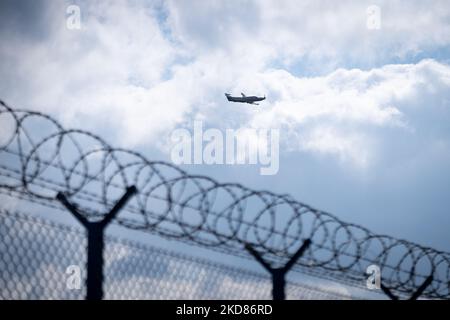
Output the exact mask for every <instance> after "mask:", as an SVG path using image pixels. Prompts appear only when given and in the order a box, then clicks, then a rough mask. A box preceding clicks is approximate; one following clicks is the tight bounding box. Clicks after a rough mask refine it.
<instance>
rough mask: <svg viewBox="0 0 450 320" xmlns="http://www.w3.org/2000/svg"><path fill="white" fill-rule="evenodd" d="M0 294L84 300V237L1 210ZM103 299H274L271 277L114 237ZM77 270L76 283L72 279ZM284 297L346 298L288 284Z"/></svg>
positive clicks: (108, 249)
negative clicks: (77, 269) (74, 284)
mask: <svg viewBox="0 0 450 320" xmlns="http://www.w3.org/2000/svg"><path fill="white" fill-rule="evenodd" d="M0 234H1V235H2V237H1V240H0V298H1V299H84V297H85V294H86V288H85V275H86V272H85V265H86V250H85V247H86V235H85V232H84V231H83V230H82V229H78V228H75V227H72V226H67V225H64V224H61V223H55V222H52V221H51V220H48V219H44V218H42V217H39V216H33V215H29V214H24V213H19V212H13V211H6V210H1V211H0ZM104 259H105V268H104V275H105V278H104V279H105V281H104V291H105V299H271V287H272V284H271V280H270V278H269V276H268V275H266V274H262V273H257V272H254V271H251V270H247V269H244V268H236V267H232V266H229V265H226V264H220V263H216V262H212V261H209V260H206V259H200V258H194V257H191V256H187V255H183V254H180V253H176V252H173V251H170V250H167V249H162V248H158V247H153V246H149V245H145V244H143V243H139V242H136V241H131V240H127V239H123V238H119V237H117V236H111V235H108V236H107V237H106V241H105V251H104ZM71 266H72V267H73V266H75V267H77V268H79V270H80V271H81V272H80V273H79V276H80V281H79V284H80V286H79V288H76V287H75V288H74V287H73V284H72V285H71V283H72V282H71V279H72V277H73V276H75V273H74V272H73V269H71V268H70V267H71ZM286 289H287V290H286V291H287V298H288V299H347V298H349V296H346V295H343V294H340V293H338V292H333V291H326V290H323V289H321V290H319V289H317V288H313V287H311V286H308V285H306V284H300V283H296V282H288V284H287V288H286Z"/></svg>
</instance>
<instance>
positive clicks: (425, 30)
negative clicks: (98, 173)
mask: <svg viewBox="0 0 450 320" xmlns="http://www.w3.org/2000/svg"><path fill="white" fill-rule="evenodd" d="M404 4H405V3H404V2H401V1H399V2H391V1H389V2H380V3H379V6H380V8H381V19H382V21H381V29H380V30H379V31H373V30H368V29H367V27H366V19H367V12H366V9H367V7H368V5H369V3H365V2H356V3H355V2H345V3H344V4H342V5H337V4H335V3H334V2H329V1H319V2H317V1H314V2H312V1H311V2H303V3H302V4H299V3H298V2H297V1H282V2H278V1H277V2H271V1H264V2H259V1H244V2H240V3H239V5H238V4H237V3H233V2H212V3H208V4H205V3H204V2H203V1H192V2H189V3H186V2H182V1H169V2H164V3H161V2H159V1H151V2H148V3H140V2H134V1H125V2H120V3H117V2H113V1H107V2H102V3H99V2H90V1H89V2H87V1H86V2H84V1H82V2H80V4H79V5H80V9H81V15H82V24H81V26H82V28H81V30H68V29H67V28H66V26H65V18H66V11H65V9H66V6H65V4H64V3H60V4H54V3H53V2H40V3H39V6H38V9H39V8H40V9H41V10H37V9H36V8H33V7H27V5H25V3H22V7H23V8H22V9H21V10H20V11H18V10H17V7H15V6H14V5H8V2H6V4H4V5H3V6H4V8H5V10H4V12H8V13H9V15H8V17H5V19H0V20H2V21H3V22H2V23H3V25H4V26H5V28H4V29H3V31H2V36H4V37H5V41H3V42H2V45H0V56H1V57H2V60H1V61H2V62H1V64H0V66H1V69H2V73H3V74H4V81H1V82H0V91H1V93H2V97H4V99H5V100H6V101H7V102H10V103H11V104H12V105H17V106H20V107H31V108H36V109H39V110H43V111H47V112H51V113H53V114H57V115H58V117H59V118H60V119H62V120H63V121H64V122H65V123H66V124H67V125H69V126H78V127H80V126H82V127H84V128H86V129H91V130H95V131H96V132H99V133H100V134H102V133H103V135H105V134H106V135H108V136H111V137H110V139H109V140H110V141H116V143H118V144H122V145H126V146H127V147H135V146H138V145H139V146H144V145H145V146H149V145H151V146H157V147H159V148H160V149H162V150H163V151H168V150H167V141H168V139H169V137H170V133H171V131H172V130H174V129H175V128H179V127H189V126H190V125H191V124H192V121H193V119H205V120H206V121H207V122H208V125H209V126H214V127H218V128H235V129H236V128H241V127H247V126H250V127H266V128H273V127H283V129H284V132H286V134H284V135H283V134H282V138H283V136H284V140H285V148H286V149H287V150H292V151H302V152H311V153H314V154H316V153H318V154H325V155H332V156H336V158H337V159H339V161H341V162H343V163H350V164H352V165H355V166H356V167H359V168H367V167H369V166H370V165H371V164H373V163H374V161H377V157H379V154H380V152H382V150H380V148H381V149H383V144H384V142H385V141H386V139H391V138H390V137H388V136H386V134H385V132H386V130H388V131H389V130H394V131H393V132H394V134H395V133H397V132H400V131H405V132H410V133H411V135H412V136H410V138H412V139H415V138H420V137H421V136H420V137H419V135H417V136H413V133H414V132H416V133H417V130H422V129H423V128H429V130H431V131H433V130H434V132H435V136H433V139H434V138H438V139H440V140H444V141H445V139H446V135H447V132H446V129H442V130H441V132H439V133H437V132H436V129H432V127H433V126H432V124H433V123H434V121H438V122H439V121H440V120H439V119H435V118H432V116H426V114H430V113H431V112H430V108H438V106H437V105H441V107H440V108H441V109H442V110H444V109H445V108H446V103H447V104H448V94H446V92H447V91H448V85H449V82H448V77H449V72H448V65H447V64H445V63H443V62H437V61H433V60H423V61H421V62H417V63H416V62H414V63H409V64H386V65H384V66H377V64H379V63H385V62H386V61H389V60H392V59H394V60H395V58H398V57H400V56H408V55H415V54H417V53H418V51H422V53H423V52H429V53H432V52H434V51H435V50H440V49H445V48H446V47H447V46H448V45H449V41H450V40H449V38H448V37H445V34H446V31H448V29H449V25H450V24H449V23H448V21H449V20H448V19H447V17H448V16H449V15H450V9H449V8H448V6H446V5H445V3H444V2H441V1H435V2H434V4H435V5H433V6H431V5H429V4H427V5H426V6H425V5H424V4H423V3H421V2H408V5H407V6H405V5H404ZM188 8H189V10H187V9H188ZM419 11H420V14H419V13H418V12H419ZM19 13H20V14H19ZM11 17H18V18H21V19H22V22H17V21H16V20H15V19H12V18H11ZM411 21H415V23H410V22H411ZM19 26H20V27H19ZM9 29H13V30H14V32H12V33H9V32H7V31H6V30H9ZM447 34H448V32H447ZM23 35H26V37H22V36H23ZM419 49H420V50H419ZM354 64H356V65H358V64H359V65H362V66H365V67H366V68H364V69H362V68H359V69H358V68H350V67H349V66H350V65H354ZM337 66H341V67H340V68H336V67H337ZM367 66H370V67H367ZM311 70H315V72H316V71H318V72H316V74H315V75H314V76H311V75H310V76H302V75H300V74H299V73H300V72H302V71H305V72H306V73H309V72H310V71H311ZM226 91H229V92H233V93H237V94H238V93H239V92H241V91H244V92H254V93H256V94H267V96H268V103H266V104H265V106H264V108H261V109H259V110H253V109H251V108H237V107H236V108H234V106H230V105H229V104H226V102H225V99H224V98H223V93H224V92H226ZM430 101H433V106H427V104H428V103H429V102H430ZM445 101H447V102H445ZM442 112H444V111H442ZM424 113H425V117H424V118H423V117H422V116H424ZM430 117H431V119H429V118H430ZM427 119H429V120H427ZM424 121H426V122H427V123H424ZM434 127H435V126H434ZM441 127H445V125H443V126H441ZM419 128H422V129H419ZM423 130H428V129H423ZM286 141H288V142H286ZM286 149H285V150H286Z"/></svg>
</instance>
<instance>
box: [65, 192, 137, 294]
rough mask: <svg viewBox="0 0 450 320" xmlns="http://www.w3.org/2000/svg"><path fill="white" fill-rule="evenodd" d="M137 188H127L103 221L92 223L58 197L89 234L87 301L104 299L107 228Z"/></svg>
mask: <svg viewBox="0 0 450 320" xmlns="http://www.w3.org/2000/svg"><path fill="white" fill-rule="evenodd" d="M136 191H137V190H136V187H134V186H132V187H129V188H127V190H126V192H125V194H124V195H123V196H122V198H120V200H119V201H118V202H117V203H116V204H115V205H114V207H113V208H112V209H111V211H110V212H109V213H108V214H106V215H105V217H104V218H103V220H101V221H95V222H91V221H89V220H88V219H87V218H86V217H84V216H83V215H82V214H81V213H80V212H79V211H78V209H77V208H76V206H75V205H73V204H71V203H70V202H69V201H68V200H67V198H66V196H64V194H62V193H61V192H59V193H58V194H57V196H56V199H58V200H59V201H60V202H61V203H62V204H63V206H64V207H66V209H67V210H69V211H70V212H71V213H72V214H73V215H74V216H75V218H76V219H77V220H78V221H79V222H80V223H81V224H82V225H83V226H84V227H85V228H86V231H87V233H88V246H87V277H86V288H87V292H86V300H101V299H102V298H103V246H104V231H105V228H106V226H108V224H109V223H110V222H111V220H112V219H114V218H115V217H116V215H117V213H118V212H119V211H120V209H122V207H123V206H124V205H125V204H126V203H127V201H128V200H129V198H130V197H131V196H132V195H133V194H134V193H136Z"/></svg>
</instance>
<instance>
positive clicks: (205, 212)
mask: <svg viewBox="0 0 450 320" xmlns="http://www.w3.org/2000/svg"><path fill="white" fill-rule="evenodd" d="M0 124H1V129H0V130H1V131H0V132H1V136H2V138H1V139H0V160H1V161H0V178H1V180H0V188H3V189H4V190H10V191H14V192H17V193H20V194H26V195H27V196H28V197H31V198H36V199H40V200H41V201H45V202H48V203H53V202H55V203H56V201H55V196H56V194H57V193H58V192H62V193H64V194H65V195H66V196H67V197H70V199H71V201H73V203H75V204H76V205H77V206H78V207H79V208H82V209H83V210H82V212H83V214H84V215H85V216H86V217H87V218H89V219H91V220H92V221H94V220H98V219H102V217H103V216H104V214H106V212H108V211H109V210H110V209H111V207H112V206H113V205H114V203H115V202H116V201H117V199H119V198H120V197H121V196H122V195H123V193H124V192H125V190H126V189H127V187H129V186H135V187H136V188H137V190H138V192H137V193H136V195H135V196H134V197H133V198H132V199H131V200H130V201H129V203H128V204H127V205H126V207H125V208H124V210H123V211H124V212H123V213H121V214H120V215H119V216H118V217H117V218H116V222H117V223H119V224H120V225H122V226H124V227H126V228H130V229H137V230H143V231H150V232H152V233H156V234H159V235H161V236H164V237H169V238H172V239H178V240H182V241H188V242H191V243H194V244H197V245H201V246H206V247H212V248H221V249H222V250H224V251H229V252H230V253H232V254H236V252H237V251H240V252H242V251H243V246H244V245H245V244H250V245H252V246H253V247H254V248H255V250H257V251H258V252H260V253H261V255H263V256H264V258H266V259H267V260H268V261H270V262H271V263H273V264H280V265H281V264H283V263H284V262H285V261H287V260H289V258H290V257H291V256H292V255H293V254H294V252H295V251H296V250H297V249H298V248H299V247H300V246H301V245H302V243H303V241H304V240H305V239H310V240H311V245H310V246H309V247H308V249H307V250H306V251H305V253H304V255H303V256H302V257H301V258H300V259H299V260H298V262H297V264H296V266H298V267H302V269H314V270H315V271H317V270H321V271H323V272H327V273H330V274H332V275H333V276H334V277H335V278H336V279H339V278H342V277H345V278H348V279H353V280H356V281H360V280H363V279H365V278H366V275H365V272H366V268H367V266H368V265H370V264H376V265H378V266H379V267H380V269H381V270H382V283H383V285H384V286H385V287H386V288H389V289H390V290H392V292H396V293H398V294H411V293H413V292H416V291H417V289H418V288H420V287H421V286H422V284H423V283H424V281H425V280H426V279H428V278H429V277H430V276H432V277H433V278H432V281H431V283H430V284H429V285H428V286H427V287H426V288H425V290H424V291H423V294H422V296H424V297H427V298H441V299H448V298H450V289H449V281H450V254H449V253H446V252H442V251H438V250H435V249H433V248H428V247H424V246H420V245H418V244H415V243H412V242H408V241H405V240H401V239H396V238H394V237H391V236H386V235H378V234H375V233H373V232H371V231H370V230H368V229H367V228H364V227H362V226H359V225H356V224H351V223H346V222H344V221H342V220H340V219H338V218H337V217H335V216H334V215H332V214H330V213H327V212H324V211H321V210H318V209H315V208H313V207H311V206H309V205H307V204H304V203H301V202H299V201H297V200H295V199H294V198H292V197H291V196H289V195H286V194H276V193H273V192H270V191H265V190H262V191H257V190H253V189H250V188H247V187H245V186H243V185H241V184H237V183H219V182H217V181H215V180H214V179H211V178H210V177H206V176H200V175H190V174H188V173H187V172H185V171H184V170H182V169H180V168H178V167H176V166H174V165H172V164H170V163H167V162H163V161H150V160H148V159H146V157H144V156H143V155H142V154H140V153H138V152H135V151H131V150H126V149H123V148H114V147H112V146H111V145H109V144H108V143H107V142H106V141H105V140H103V139H102V138H100V137H99V136H97V135H95V134H93V133H91V132H88V131H84V130H67V129H64V127H63V126H62V125H61V124H60V123H59V122H58V121H57V120H55V119H53V118H52V117H50V116H48V115H45V114H43V113H40V112H36V111H27V110H18V109H13V108H11V107H9V106H8V105H6V104H5V103H4V102H3V101H0ZM56 205H57V204H56Z"/></svg>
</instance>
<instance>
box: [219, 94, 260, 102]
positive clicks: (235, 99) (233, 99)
mask: <svg viewBox="0 0 450 320" xmlns="http://www.w3.org/2000/svg"><path fill="white" fill-rule="evenodd" d="M225 96H226V97H227V99H228V101H231V102H240V103H249V104H253V103H255V102H258V101H263V100H265V99H266V97H257V96H242V97H233V96H231V95H230V94H228V93H225Z"/></svg>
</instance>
